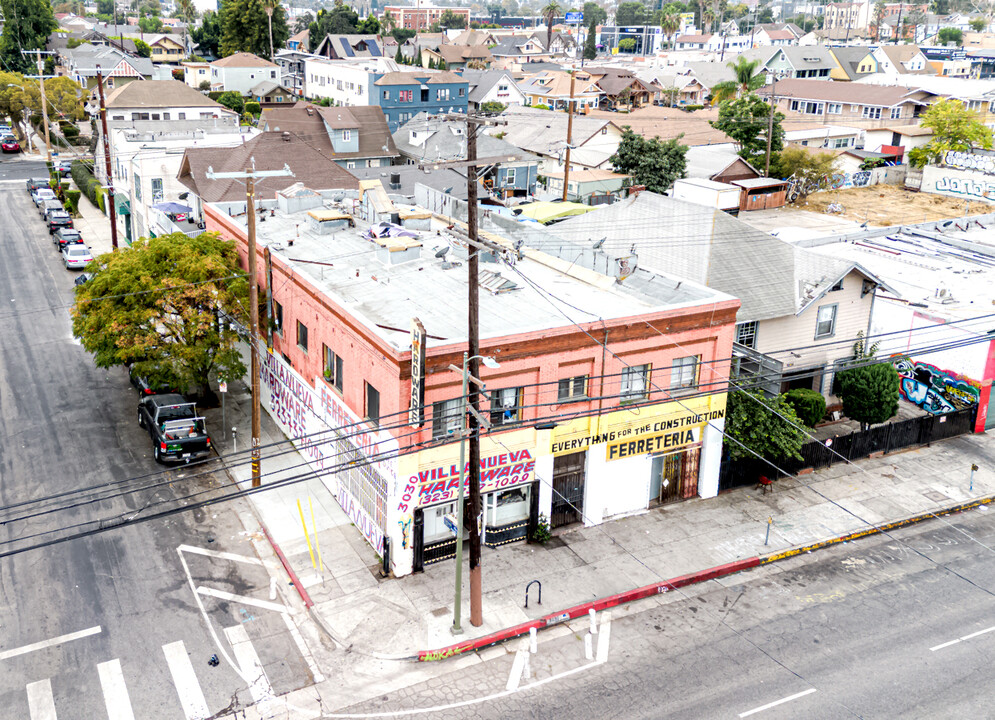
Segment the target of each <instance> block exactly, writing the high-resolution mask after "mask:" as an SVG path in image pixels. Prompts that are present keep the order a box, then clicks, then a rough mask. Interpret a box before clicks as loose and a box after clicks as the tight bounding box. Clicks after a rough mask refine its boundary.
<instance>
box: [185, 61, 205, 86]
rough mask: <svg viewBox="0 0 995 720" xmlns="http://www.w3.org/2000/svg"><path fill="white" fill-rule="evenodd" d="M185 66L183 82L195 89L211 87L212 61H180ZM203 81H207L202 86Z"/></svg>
mask: <svg viewBox="0 0 995 720" xmlns="http://www.w3.org/2000/svg"><path fill="white" fill-rule="evenodd" d="M180 66H181V67H182V68H183V82H184V83H186V84H187V85H189V86H190V87H192V88H193V89H194V90H204V89H207V90H210V89H211V63H209V62H206V61H203V62H202V61H195V60H184V61H183V62H181V63H180ZM203 83H207V85H204V86H203V87H201V85H202V84H203Z"/></svg>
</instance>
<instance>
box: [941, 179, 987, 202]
mask: <svg viewBox="0 0 995 720" xmlns="http://www.w3.org/2000/svg"><path fill="white" fill-rule="evenodd" d="M936 192H945V193H953V194H954V195H966V196H969V197H976V198H982V199H985V200H995V182H986V181H984V180H972V179H970V178H955V177H950V176H949V175H944V176H943V177H941V178H940V179H939V180H937V181H936Z"/></svg>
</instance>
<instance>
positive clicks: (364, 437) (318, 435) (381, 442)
mask: <svg viewBox="0 0 995 720" xmlns="http://www.w3.org/2000/svg"><path fill="white" fill-rule="evenodd" d="M260 373H261V380H262V382H261V386H262V404H263V406H264V407H265V408H266V409H267V410H268V411H269V414H270V415H271V416H272V417H273V419H274V420H276V422H277V424H278V425H279V426H280V429H281V430H283V432H284V433H285V434H286V435H287V436H288V437H289V438H291V440H292V441H293V443H294V445H295V446H296V447H297V449H298V450H299V451H300V453H301V454H302V455H303V456H304V458H305V459H306V460H307V462H308V464H309V465H310V466H311V467H312V469H313V470H314V471H315V472H316V473H317V474H318V476H319V477H320V478H321V480H322V482H324V483H325V485H326V487H328V489H329V490H331V492H332V493H333V494H334V495H335V497H336V499H337V500H338V502H339V505H341V506H342V509H343V510H344V511H345V512H346V514H348V515H349V517H350V519H351V520H352V521H353V522H354V523H355V525H356V527H357V528H358V529H359V530H360V532H361V533H362V534H363V537H365V538H366V540H367V541H368V542H369V543H370V545H372V546H373V549H374V550H376V552H377V553H378V554H381V555H382V554H383V545H384V542H383V541H384V526H385V524H386V520H384V519H381V520H379V521H378V520H377V519H376V518H374V517H373V515H372V514H371V513H370V512H367V511H366V510H364V508H363V502H362V498H360V497H357V496H356V495H357V494H360V493H355V492H351V491H350V490H349V489H348V488H347V487H346V484H345V483H344V482H342V480H341V479H340V477H339V474H340V472H341V473H345V472H352V471H351V470H349V468H348V467H343V466H344V465H348V463H349V461H350V459H351V458H349V457H346V456H345V455H344V454H343V447H346V448H348V450H350V451H355V452H357V453H360V454H362V455H364V456H366V457H368V458H374V459H377V460H376V461H375V462H372V463H370V466H369V468H370V469H371V470H372V471H374V473H375V475H379V476H380V481H379V482H376V483H371V484H370V485H371V486H370V487H368V488H363V490H364V491H365V493H366V494H367V495H369V496H372V497H379V498H380V499H381V500H382V503H381V504H383V505H385V504H386V489H387V488H388V487H393V485H394V482H395V479H396V477H397V452H398V444H397V441H396V440H395V439H394V438H393V437H392V436H391V435H390V434H389V433H387V432H374V431H371V430H370V429H369V428H368V426H367V425H366V424H365V423H363V422H362V421H361V419H360V418H359V417H358V416H357V415H355V413H353V412H352V411H351V410H350V409H349V408H348V407H347V406H346V405H345V403H343V402H342V400H341V399H340V398H339V397H338V395H337V394H336V393H335V392H334V391H333V390H331V389H330V388H328V387H327V386H326V385H325V384H324V383H323V382H321V381H320V380H317V379H316V380H315V385H314V387H312V386H311V385H310V384H308V383H307V382H306V381H305V380H304V379H303V378H302V377H301V376H300V375H298V374H297V373H296V372H295V371H294V370H293V369H292V368H291V367H290V366H289V365H288V364H287V363H286V362H285V361H284V360H283V359H282V358H280V357H279V356H278V355H276V354H275V353H268V354H267V355H266V356H265V357H264V358H263V363H262V367H261V369H260ZM337 430H339V431H341V435H340V434H339V433H338V432H336V431H337ZM350 480H351V481H352V482H353V483H355V479H354V478H350ZM368 504H369V503H368Z"/></svg>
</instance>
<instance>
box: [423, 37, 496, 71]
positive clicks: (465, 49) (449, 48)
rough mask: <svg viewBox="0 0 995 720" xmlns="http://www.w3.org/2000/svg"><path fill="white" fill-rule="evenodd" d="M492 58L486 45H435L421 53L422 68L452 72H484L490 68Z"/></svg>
mask: <svg viewBox="0 0 995 720" xmlns="http://www.w3.org/2000/svg"><path fill="white" fill-rule="evenodd" d="M493 61H494V56H493V55H491V51H490V50H489V49H488V47H487V46H486V45H451V44H448V43H446V44H442V45H436V46H435V47H434V48H423V49H422V51H421V64H422V67H429V66H430V64H431V65H434V66H435V67H444V68H446V69H447V70H452V71H453V72H462V71H463V70H466V69H468V68H469V69H471V70H484V69H486V68H488V67H490V66H491V63H492V62H493Z"/></svg>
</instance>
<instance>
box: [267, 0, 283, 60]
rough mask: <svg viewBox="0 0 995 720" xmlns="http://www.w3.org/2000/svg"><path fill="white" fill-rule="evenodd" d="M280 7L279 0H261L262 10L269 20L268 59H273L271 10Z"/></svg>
mask: <svg viewBox="0 0 995 720" xmlns="http://www.w3.org/2000/svg"><path fill="white" fill-rule="evenodd" d="M278 7H280V0H263V10H265V11H266V18H267V21H268V22H269V59H270V60H272V59H273V11H274V10H276V9H277V8H278Z"/></svg>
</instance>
